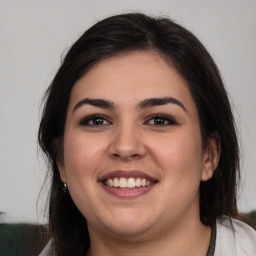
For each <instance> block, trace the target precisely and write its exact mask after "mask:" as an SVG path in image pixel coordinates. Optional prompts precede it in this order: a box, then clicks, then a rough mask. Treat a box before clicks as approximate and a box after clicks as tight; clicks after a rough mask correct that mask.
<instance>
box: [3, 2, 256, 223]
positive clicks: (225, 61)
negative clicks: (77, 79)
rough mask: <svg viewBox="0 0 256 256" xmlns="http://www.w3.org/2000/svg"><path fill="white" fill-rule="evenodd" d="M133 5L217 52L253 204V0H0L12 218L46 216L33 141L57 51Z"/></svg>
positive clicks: (246, 194)
mask: <svg viewBox="0 0 256 256" xmlns="http://www.w3.org/2000/svg"><path fill="white" fill-rule="evenodd" d="M131 10H133V11H142V12H145V13H148V14H154V15H167V16H169V17H171V18H173V19H174V20H176V21H177V22H179V23H180V24H182V25H184V26H185V27H187V28H188V29H190V30H191V31H192V32H194V33H195V34H196V35H197V36H198V37H199V39H200V40H201V41H202V42H203V43H204V44H205V46H206V47H207V48H208V50H209V51H210V53H211V54H212V56H213V57H214V59H215V61H216V63H217V65H218V66H219V68H220V70H221V72H222V75H223V77H224V80H225V83H226V86H227V88H228V91H229V93H230V97H231V99H232V101H233V104H234V105H235V107H234V111H235V116H236V121H237V125H238V130H239V131H240V137H241V145H242V148H243V166H242V171H243V180H242V185H243V188H242V189H240V194H241V196H240V199H239V209H240V210H241V211H250V210H252V209H256V196H255V194H256V185H255V184H256V172H255V167H254V165H255V158H256V131H255V129H256V115H255V112H256V100H255V96H256V86H255V81H256V76H255V73H256V47H255V46H256V15H255V13H256V1H254V0H246V1H244V0H225V1H222V0H215V1H204V0H187V1H185V0H176V1H175V0H137V1H136V0H129V1H122V0H87V1H86V0H76V1H71V0H55V1H51V0H44V1H43V0H41V1H39V0H38V1H34V0H31V1H29V0H21V1H19V0H16V1H14V0H8V1H4V0H0V211H4V212H7V213H8V216H9V218H10V219H11V220H12V221H29V222H36V221H38V220H39V221H44V217H43V205H44V199H45V198H46V190H43V191H42V196H41V197H40V199H39V202H38V204H37V198H38V194H39V192H40V188H41V186H42V183H43V180H44V177H45V174H46V168H45V165H44V162H43V160H42V158H41V157H40V153H38V149H37V141H36V137H37V128H38V124H39V115H40V111H39V109H40V108H39V106H40V105H39V104H40V100H41V98H42V95H43V92H44V91H45V89H46V88H47V86H48V84H49V83H50V81H51V79H52V77H53V76H54V74H55V72H56V70H57V68H58V66H59V63H60V55H61V54H62V53H63V52H64V51H65V49H67V48H68V47H69V46H70V45H71V44H72V42H74V40H75V39H76V38H77V37H78V36H79V35H80V34H81V33H82V32H83V31H84V30H85V29H86V28H88V27H89V26H91V25H92V24H93V23H94V22H95V21H97V20H99V19H101V18H103V17H106V16H109V15H112V14H117V13H120V12H128V11H131ZM36 205H38V206H37V207H36Z"/></svg>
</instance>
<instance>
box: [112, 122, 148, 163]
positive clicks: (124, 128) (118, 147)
mask: <svg viewBox="0 0 256 256" xmlns="http://www.w3.org/2000/svg"><path fill="white" fill-rule="evenodd" d="M110 153H111V155H112V156H114V157H115V158H116V157H118V158H123V159H134V158H140V157H143V156H144V155H145V153H146V149H145V145H144V142H143V136H142V134H141V132H140V127H138V126H137V125H136V124H134V123H133V122H122V123H120V124H119V125H117V127H116V129H115V131H114V133H113V138H112V142H111V146H110Z"/></svg>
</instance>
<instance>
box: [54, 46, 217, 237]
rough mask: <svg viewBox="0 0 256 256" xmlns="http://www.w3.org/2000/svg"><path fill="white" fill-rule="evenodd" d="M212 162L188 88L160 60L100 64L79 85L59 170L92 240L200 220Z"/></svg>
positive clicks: (148, 56) (139, 55)
mask: <svg viewBox="0 0 256 256" xmlns="http://www.w3.org/2000/svg"><path fill="white" fill-rule="evenodd" d="M210 158H211V154H209V152H208V150H207V149H206V150H203V149H202V140H201V134H200V127H199V117H198V113H197V109H196V106H195V103H194V101H193V99H192V97H191V94H190V92H189V90H188V87H187V84H186V82H185V81H184V79H183V78H182V77H181V76H180V75H179V74H178V73H177V71H176V70H175V69H174V68H173V67H172V66H171V65H170V64H167V62H166V61H165V60H164V59H163V58H162V57H160V56H159V55H158V54H157V53H155V52H153V51H147V52H146V51H145V52H136V53H129V54H124V55H119V56H115V57H111V58H109V59H106V60H103V61H102V62H100V63H98V64H97V65H96V66H95V67H93V68H92V69H91V70H90V71H89V72H87V73H86V74H85V75H84V76H83V77H82V78H81V79H80V80H78V81H77V82H76V84H75V85H74V87H73V89H72V92H71V98H70V102H69V105H68V112H67V119H66V124H65V134H64V163H63V164H59V169H60V174H61V178H62V180H63V182H66V183H67V186H68V189H69V192H70V195H71V197H72V199H73V201H74V202H75V204H76V205H77V207H78V208H79V210H80V211H81V213H82V214H83V215H84V216H85V218H86V219H87V222H88V228H89V231H90V233H91V234H97V233H101V234H108V235H113V236H128V237H138V236H149V237H150V236H154V235H157V236H159V235H161V234H164V233H165V232H167V231H169V230H173V229H175V228H176V227H178V226H180V227H181V226H182V225H186V223H188V222H191V221H192V220H198V219H199V185H200V181H201V180H207V179H208V178H210V177H211V175H212V172H213V169H214V166H213V165H214V164H213V161H211V159H210Z"/></svg>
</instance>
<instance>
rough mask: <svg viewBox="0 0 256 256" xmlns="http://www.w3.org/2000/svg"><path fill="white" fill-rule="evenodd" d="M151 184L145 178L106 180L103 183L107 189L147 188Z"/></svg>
mask: <svg viewBox="0 0 256 256" xmlns="http://www.w3.org/2000/svg"><path fill="white" fill-rule="evenodd" d="M152 183H153V182H152V181H150V180H146V179H145V178H143V179H142V178H133V177H131V178H123V177H121V178H117V177H115V178H114V179H113V178H111V179H107V180H105V181H104V184H105V185H107V186H109V187H115V188H118V187H120V188H135V187H147V186H150V185H151V184H152Z"/></svg>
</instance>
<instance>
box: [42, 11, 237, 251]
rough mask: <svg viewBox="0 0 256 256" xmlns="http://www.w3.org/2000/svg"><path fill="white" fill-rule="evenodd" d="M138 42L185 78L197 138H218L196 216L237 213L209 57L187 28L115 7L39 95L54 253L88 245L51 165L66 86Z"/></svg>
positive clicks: (225, 107)
mask: <svg viewBox="0 0 256 256" xmlns="http://www.w3.org/2000/svg"><path fill="white" fill-rule="evenodd" d="M145 50H153V51H156V52H158V53H159V54H160V55H161V56H163V57H164V58H166V60H167V61H169V62H170V63H172V65H173V66H174V67H175V68H176V70H177V71H178V72H179V73H180V74H181V75H182V77H183V78H184V79H185V80H186V81H187V83H188V86H189V90H190V92H191V95H192V97H193V99H194V101H195V103H196V106H197V110H198V113H199V118H200V127H201V134H202V141H203V146H205V145H206V144H207V137H208V136H210V135H212V134H213V133H215V134H216V133H217V134H218V135H219V138H220V143H221V156H220V161H219V165H218V167H217V169H216V170H215V172H214V175H213V177H212V178H211V179H210V180H208V181H206V182H201V185H200V218H201V221H202V223H204V224H206V225H213V223H214V222H215V221H216V219H217V218H218V217H220V216H222V215H223V214H225V215H227V216H233V217H235V216H236V215H237V205H236V196H237V192H236V186H237V185H236V184H237V179H238V178H239V175H240V174H239V149H238V143H237V135H236V129H235V125H234V120H233V115H232V112H231V107H230V103H229V99H228V97H227V93H226V90H225V88H224V85H223V82H222V79H221V76H220V74H219V71H218V68H217V67H216V65H215V63H214V61H213V59H212V58H211V56H210V55H209V53H208V52H207V50H206V49H205V48H204V46H203V45H202V44H201V43H200V42H199V40H198V39H197V38H196V37H195V36H194V35H193V34H192V33H190V32H189V31H188V30H186V29H185V28H183V27H182V26H180V25H178V24H176V23H175V22H173V21H171V20H170V19H168V18H153V17H149V16H146V15H144V14H140V13H129V14H122V15H116V16H112V17H109V18H107V19H104V20H102V21H100V22H98V23H97V24H95V25H94V26H93V27H91V28H90V29H89V30H87V31H86V32H85V33H84V34H83V35H82V36H81V37H80V38H79V39H78V40H77V41H76V42H75V43H74V44H73V46H72V47H71V48H70V50H69V51H68V53H67V54H66V56H65V58H64V59H63V62H62V64H61V66H60V68H59V70H58V72H57V74H56V76H55V77H54V79H53V81H52V83H51V85H50V87H49V88H48V90H47V92H46V95H45V105H44V110H43V115H42V119H41V124H40V128H39V133H38V139H39V145H40V146H41V148H42V150H43V152H44V153H45V154H46V156H47V158H48V161H49V164H50V171H51V177H52V184H51V190H50V202H49V227H50V232H51V236H52V237H53V240H54V251H55V253H56V255H57V256H58V255H61V256H64V255H76V256H77V255H84V254H85V253H86V251H87V250H88V248H89V246H90V242H89V235H88V230H87V228H86V219H85V218H84V217H83V216H82V214H81V213H80V212H79V210H78V209H77V207H76V206H75V204H74V202H73V201H72V199H71V197H70V196H69V194H68V193H67V194H64V193H63V191H62V187H63V184H62V181H61V179H60V175H59V171H58V168H57V165H56V160H57V159H58V160H61V159H62V157H63V155H62V152H63V144H62V141H63V134H64V129H65V119H66V113H67V106H68V104H69V98H70V93H71V90H72V87H73V86H74V84H75V82H76V81H77V80H78V79H79V78H81V77H82V76H83V75H84V74H85V73H86V72H87V71H88V70H89V69H90V68H92V67H93V66H94V65H95V64H96V63H98V62H100V61H102V60H103V59H106V58H108V57H111V56H115V55H117V54H120V53H124V52H132V51H145ZM54 141H55V143H54ZM56 141H57V142H58V143H56ZM62 160H63V159H62Z"/></svg>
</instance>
